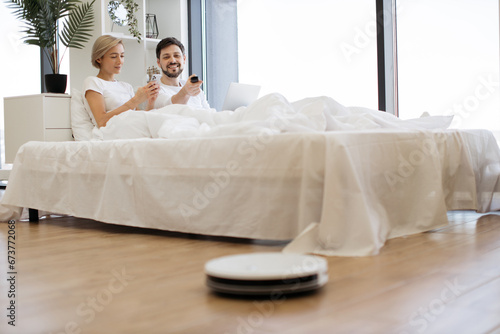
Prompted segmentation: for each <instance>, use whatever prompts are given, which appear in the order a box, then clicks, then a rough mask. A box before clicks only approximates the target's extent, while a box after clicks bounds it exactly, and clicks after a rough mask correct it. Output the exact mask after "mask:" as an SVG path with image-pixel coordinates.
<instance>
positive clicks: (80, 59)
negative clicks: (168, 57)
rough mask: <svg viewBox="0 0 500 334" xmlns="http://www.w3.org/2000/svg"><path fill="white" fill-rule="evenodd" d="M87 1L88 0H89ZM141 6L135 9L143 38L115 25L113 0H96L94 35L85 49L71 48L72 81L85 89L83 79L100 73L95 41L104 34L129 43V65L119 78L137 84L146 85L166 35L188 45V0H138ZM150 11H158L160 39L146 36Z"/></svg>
mask: <svg viewBox="0 0 500 334" xmlns="http://www.w3.org/2000/svg"><path fill="white" fill-rule="evenodd" d="M85 1H87V0H85ZM135 2H136V3H137V4H138V5H139V10H138V11H137V12H136V13H135V15H136V17H137V20H138V28H139V31H140V33H141V38H142V40H141V41H140V42H138V41H137V39H136V38H134V37H133V36H131V35H130V34H129V32H128V26H124V27H120V26H117V25H116V24H115V25H113V24H112V22H111V19H110V17H109V14H108V9H107V8H108V3H109V0H96V2H95V4H94V11H95V16H96V17H95V20H94V31H93V34H92V35H93V37H92V38H91V39H90V40H89V42H88V43H87V45H86V47H85V48H84V49H82V50H78V49H70V50H69V51H70V85H71V88H73V89H75V88H76V89H78V90H81V89H82V84H83V80H85V78H86V77H88V76H91V75H96V74H97V73H98V69H96V68H94V67H92V64H91V63H90V57H91V53H92V45H93V44H94V41H95V40H96V39H97V37H99V36H101V35H106V34H110V35H115V36H117V37H120V38H122V40H123V44H124V46H125V65H124V67H123V68H122V71H121V73H120V75H118V76H117V79H118V80H121V81H125V82H128V83H130V84H131V85H132V86H133V87H134V88H137V87H140V86H143V85H144V84H145V83H146V82H145V78H146V69H147V68H148V67H150V66H156V45H157V44H158V42H159V41H160V40H161V39H162V38H165V37H175V38H177V39H179V40H180V41H181V42H182V43H183V44H184V45H185V46H187V45H188V41H189V40H188V14H187V13H188V10H187V0H135ZM146 14H155V15H156V22H157V24H158V32H159V36H158V39H150V38H146Z"/></svg>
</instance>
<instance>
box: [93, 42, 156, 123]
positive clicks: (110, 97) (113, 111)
mask: <svg viewBox="0 0 500 334" xmlns="http://www.w3.org/2000/svg"><path fill="white" fill-rule="evenodd" d="M91 58H92V59H91V60H92V65H93V66H94V67H96V68H98V69H99V73H98V74H97V76H95V77H94V76H91V77H88V78H86V79H85V81H84V83H83V91H84V95H85V98H86V99H87V102H88V104H89V107H90V110H91V111H92V115H93V116H94V119H95V122H96V125H97V126H98V127H99V128H101V127H105V126H106V124H107V123H108V121H109V120H110V119H111V118H112V117H114V116H116V115H119V114H121V113H123V112H125V111H127V110H135V109H136V108H137V107H138V106H139V105H140V104H141V103H143V102H145V101H147V107H146V110H151V109H153V108H154V103H155V101H156V98H157V97H158V92H159V88H160V87H159V84H158V83H157V82H155V81H153V82H150V83H148V84H147V85H145V86H143V87H140V88H139V89H138V90H137V92H135V93H134V89H133V88H132V86H131V85H130V84H128V83H126V82H123V81H117V80H116V79H115V75H117V74H119V73H120V71H121V69H122V67H123V63H124V61H125V48H124V47H123V43H122V40H121V39H119V38H116V37H113V36H110V35H103V36H101V37H99V38H98V39H97V40H96V41H95V43H94V46H93V48H92V57H91Z"/></svg>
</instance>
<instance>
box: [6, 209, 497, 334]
mask: <svg viewBox="0 0 500 334" xmlns="http://www.w3.org/2000/svg"><path fill="white" fill-rule="evenodd" d="M450 220H451V225H450V226H449V227H447V228H443V229H440V230H436V231H432V232H429V233H423V234H419V235H413V236H409V237H403V238H397V239H392V240H390V241H388V242H387V244H386V246H385V247H384V248H383V249H382V251H381V253H380V254H379V255H377V256H373V257H363V258H340V257H331V258H328V264H329V277H330V279H329V282H328V283H327V285H326V286H325V287H324V288H323V289H321V290H320V291H318V292H317V293H313V294H309V295H303V296H297V297H286V298H285V297H284V298H282V299H278V300H273V301H271V300H262V299H252V298H247V299H237V298H227V297H222V296H219V295H215V294H213V293H211V292H210V291H209V290H208V289H207V288H206V287H205V285H204V273H203V266H204V263H205V262H206V261H208V260H210V259H212V258H215V257H219V256H223V255H229V254H238V253H247V252H261V251H271V252H279V251H281V249H282V248H283V246H284V243H278V242H274V243H271V242H267V243H266V242H250V241H247V240H235V239H222V238H207V237H200V236H193V235H186V234H173V233H167V232H162V231H155V230H145V229H138V228H130V227H123V226H115V225H108V224H103V223H98V222H94V221H90V220H85V219H76V218H72V217H59V218H51V219H47V220H42V221H40V223H38V224H36V223H35V224H34V223H28V222H18V223H17V224H16V229H15V231H16V240H15V241H16V263H15V270H16V272H17V282H16V283H17V284H16V288H15V289H16V298H15V302H16V327H12V326H9V325H8V324H7V322H8V321H9V318H8V317H6V315H8V312H9V311H8V310H6V308H7V307H9V304H8V303H9V300H10V299H9V298H7V293H8V290H9V287H10V286H9V282H8V281H7V279H8V278H9V276H8V275H7V272H8V271H9V269H8V267H7V265H8V264H7V234H8V225H7V224H4V223H1V224H0V265H1V270H2V273H3V275H2V279H1V281H0V287H1V296H0V301H1V304H2V305H0V308H1V309H2V310H3V311H2V316H1V317H0V319H1V320H0V321H1V323H0V333H22V334H28V333H46V334H48V333H53V334H56V333H57V334H59V333H121V334H122V333H223V334H225V333H398V334H403V333H469V334H470V333H500V216H497V215H483V216H480V215H478V214H475V213H469V212H459V213H453V214H450ZM6 278H7V279H6Z"/></svg>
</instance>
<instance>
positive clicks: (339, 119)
mask: <svg viewBox="0 0 500 334" xmlns="http://www.w3.org/2000/svg"><path fill="white" fill-rule="evenodd" d="M162 43H167V44H168V45H167V44H164V45H162ZM165 45H166V46H165ZM157 58H158V65H159V66H160V67H161V68H162V71H163V73H164V75H163V76H162V81H166V82H163V84H161V83H159V82H156V81H152V82H149V83H148V84H146V85H145V86H143V87H140V88H139V89H138V90H137V92H135V93H134V90H133V88H132V86H131V85H130V84H128V83H125V82H120V81H116V80H115V75H117V74H119V73H120V71H121V68H122V66H123V63H124V46H123V44H122V42H121V40H120V39H118V38H115V37H112V36H109V35H104V36H101V37H99V38H98V39H97V40H96V42H95V43H94V47H93V50H92V64H93V65H94V66H95V67H97V68H98V69H99V73H98V74H97V76H96V77H89V78H87V79H86V80H85V82H84V96H85V99H86V101H87V102H88V107H89V108H90V111H91V114H92V115H91V116H92V118H93V122H94V131H93V137H94V139H100V140H111V139H134V138H186V137H204V136H220V135H258V134H266V135H270V134H277V133H283V132H324V131H333V130H359V129H372V128H398V129H401V128H403V129H434V128H446V127H448V126H449V124H450V122H451V117H440V116H434V117H425V118H420V119H415V120H400V119H398V118H396V117H394V116H393V115H391V114H388V113H384V112H379V111H376V110H370V109H366V108H356V107H350V108H348V107H344V106H342V105H340V104H339V103H337V102H336V101H334V100H333V99H331V98H329V97H318V98H308V99H303V100H300V101H297V102H294V103H290V102H288V101H287V100H286V99H285V98H284V97H283V96H281V95H279V94H270V95H267V96H264V97H262V98H260V99H258V100H257V101H256V102H254V103H253V104H251V105H250V106H248V107H242V108H239V109H237V110H236V111H234V112H233V111H221V112H216V111H215V110H214V109H210V107H209V105H208V103H207V102H206V99H205V95H204V94H203V92H202V91H201V88H200V86H201V84H202V81H198V82H196V83H192V82H190V80H188V81H187V82H180V81H179V75H180V74H181V72H182V69H183V65H184V62H185V55H184V51H183V46H182V44H180V42H178V41H177V40H175V39H172V38H169V39H165V40H162V41H161V42H160V43H159V45H158V47H157ZM165 84H166V85H165ZM173 84H176V86H172V85H173ZM143 103H145V104H146V108H145V110H136V108H138V107H139V105H141V104H143Z"/></svg>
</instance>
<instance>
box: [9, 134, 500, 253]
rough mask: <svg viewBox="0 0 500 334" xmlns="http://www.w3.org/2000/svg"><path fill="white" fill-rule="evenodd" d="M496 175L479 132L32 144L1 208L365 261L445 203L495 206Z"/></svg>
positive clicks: (440, 217)
mask: <svg viewBox="0 0 500 334" xmlns="http://www.w3.org/2000/svg"><path fill="white" fill-rule="evenodd" d="M498 175H500V153H499V150H498V146H497V143H496V141H495V139H494V137H493V135H492V134H491V133H490V132H489V131H486V130H426V131H414V130H405V131H401V130H395V129H377V130H365V131H334V132H325V133H283V134H277V135H266V134H265V133H261V134H259V135H254V136H220V137H210V138H189V139H175V140H173V139H135V140H113V141H90V142H29V143H27V144H25V145H23V146H22V147H21V149H20V150H19V152H18V154H17V156H16V160H15V162H14V167H13V170H12V172H11V176H10V178H9V185H8V187H7V190H6V192H5V194H4V197H3V199H2V205H4V206H12V207H27V208H33V209H38V210H44V211H49V212H53V213H58V214H65V215H73V216H76V217H83V218H90V219H94V220H97V221H101V222H105V223H112V224H120V225H127V226H137V227H144V228H153V229H161V230H168V231H177V232H186V233H196V234H204V235H216V236H228V237H240V238H252V239H269V240H292V241H291V243H290V244H289V245H288V246H287V248H286V249H285V250H286V251H292V252H295V251H297V252H305V253H316V254H323V255H337V256H365V255H374V254H377V253H378V252H379V250H380V249H381V247H382V246H383V245H384V243H385V241H386V240H387V239H389V238H394V237H397V236H402V235H409V234H414V233H419V232H423V231H428V230H432V229H435V228H438V227H441V226H444V225H446V224H448V221H447V216H446V213H447V211H448V210H464V209H467V210H476V211H480V212H488V211H494V210H498V209H499V208H500V202H499V201H498V192H499V188H500V185H499V184H498Z"/></svg>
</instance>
